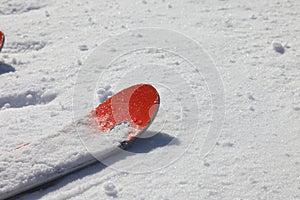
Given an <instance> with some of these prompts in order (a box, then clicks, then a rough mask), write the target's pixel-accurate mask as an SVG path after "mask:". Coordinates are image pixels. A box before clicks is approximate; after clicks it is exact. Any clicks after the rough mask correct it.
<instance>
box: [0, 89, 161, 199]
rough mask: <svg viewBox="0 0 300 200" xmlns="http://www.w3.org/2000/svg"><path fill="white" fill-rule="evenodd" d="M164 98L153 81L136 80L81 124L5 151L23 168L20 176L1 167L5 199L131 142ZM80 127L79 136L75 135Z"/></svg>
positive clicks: (2, 159) (14, 164)
mask: <svg viewBox="0 0 300 200" xmlns="http://www.w3.org/2000/svg"><path fill="white" fill-rule="evenodd" d="M159 104H160V99H159V94H158V92H157V90H156V89H155V88H154V87H153V86H152V85H149V84H138V85H133V86H131V87H128V88H126V89H124V90H121V91H120V92H118V93H117V94H115V95H113V96H111V97H110V98H108V99H107V100H106V101H104V102H103V103H101V104H100V105H99V106H98V107H96V108H95V109H94V110H92V111H91V112H90V113H88V114H87V116H85V117H83V118H82V119H80V120H78V121H77V122H76V123H75V125H76V127H77V128H75V127H74V124H73V125H69V126H66V127H65V128H64V129H62V130H61V131H59V132H58V133H57V134H54V135H52V136H48V137H45V138H41V139H40V140H39V141H32V142H31V143H30V145H29V143H28V144H26V145H22V146H21V147H22V148H21V147H19V148H16V149H15V150H14V151H11V152H8V153H7V154H4V155H2V156H1V157H0V162H2V163H4V162H5V161H8V164H7V166H8V165H10V167H12V168H16V169H19V170H16V172H17V174H15V177H20V178H19V180H18V181H16V180H14V181H11V180H9V176H6V174H5V172H6V173H7V174H11V173H10V170H11V169H10V168H8V167H7V168H5V166H3V167H2V169H3V170H2V171H0V176H1V177H4V178H3V180H1V181H2V183H1V184H2V185H1V187H0V199H1V200H2V199H6V198H12V197H16V196H18V195H20V194H23V193H26V192H28V191H32V190H34V188H39V187H41V186H42V185H45V184H47V183H49V182H53V181H55V180H57V179H59V178H61V177H63V176H66V175H68V174H70V173H72V172H75V171H77V170H80V169H82V168H84V167H87V166H89V165H92V164H94V163H96V162H98V161H99V160H101V159H105V158H108V157H110V156H112V155H113V154H116V153H118V152H119V151H121V150H122V149H125V148H127V147H128V144H130V143H131V142H132V141H133V140H134V139H135V138H136V137H138V136H139V135H140V134H142V133H143V132H144V131H145V130H146V129H147V128H148V127H149V126H150V125H151V123H152V121H153V120H154V118H155V116H156V114H157V112H158V109H159ZM78 131H79V133H80V137H81V138H80V139H78V138H76V137H74V136H76V135H77V132H78ZM82 142H83V143H84V144H85V147H83V145H82ZM62 147H63V148H62ZM86 149H88V151H87V150H86ZM49 150H50V151H49ZM4 164H5V163H4Z"/></svg>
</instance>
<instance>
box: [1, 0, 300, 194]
mask: <svg viewBox="0 0 300 200" xmlns="http://www.w3.org/2000/svg"><path fill="white" fill-rule="evenodd" d="M299 10H300V3H299V1H298V0H276V1H274V0H266V1H261V0H254V1H243V0H233V1H227V0H211V1H196V0H190V1H181V0H156V1H150V0H137V1H130V0H122V1H111V0H103V1H79V0H75V1H70V0H61V1H57V0H49V1H46V0H27V1H20V0H2V1H1V3H0V28H1V31H3V32H4V33H5V36H6V41H5V44H4V47H3V49H2V51H1V53H0V85H1V87H0V108H1V110H0V141H1V145H0V199H3V198H5V195H7V194H8V193H9V192H10V191H15V190H17V189H20V188H24V187H25V185H27V184H29V183H34V182H36V181H38V180H44V179H46V178H47V177H48V176H50V175H51V174H53V173H55V172H58V171H59V172H60V171H62V170H64V169H66V168H69V167H72V166H75V165H77V164H78V163H83V162H86V161H88V160H90V159H93V156H92V154H91V153H95V155H97V154H98V153H99V149H98V148H99V146H97V145H94V144H95V142H97V138H93V137H88V134H85V133H78V132H77V131H76V130H75V123H74V122H73V116H74V112H73V111H74V110H75V109H76V108H74V107H73V96H74V92H76V90H75V89H74V88H75V86H76V84H78V79H77V77H78V74H79V72H80V70H81V69H82V68H84V67H87V66H86V65H85V63H86V61H87V60H88V58H89V57H90V55H91V54H92V53H93V52H94V51H95V50H96V49H97V48H98V47H99V46H101V44H102V43H103V42H104V41H107V40H109V39H111V38H112V37H114V36H115V35H117V34H121V33H123V32H125V31H128V30H134V29H136V28H140V27H160V28H165V29H170V30H175V31H178V32H181V33H183V34H185V35H187V36H188V37H190V38H192V39H194V40H196V41H198V42H199V43H200V44H201V47H202V48H203V50H204V51H205V52H206V53H207V54H208V55H209V57H210V58H211V59H212V60H213V62H214V64H215V66H216V67H217V69H218V71H219V73H220V77H221V79H222V81H223V87H224V92H225V97H226V101H225V106H226V115H225V122H224V124H223V128H222V132H221V135H220V137H219V138H217V142H216V143H215V145H214V148H213V149H212V150H211V151H210V152H209V154H208V155H207V156H206V157H205V158H203V157H202V156H201V149H202V146H203V144H204V141H205V138H206V134H207V132H208V130H209V127H210V125H211V124H212V119H213V118H212V116H213V113H212V110H213V108H214V106H218V105H212V103H211V102H212V101H211V99H212V98H213V94H211V93H210V90H209V89H208V87H207V82H208V81H211V80H209V77H205V76H204V74H205V71H201V70H200V71H197V70H195V68H193V67H192V66H191V65H190V63H189V61H188V60H186V59H184V58H182V57H181V56H180V55H177V54H176V52H174V51H173V52H172V51H165V50H164V49H152V48H145V49H143V50H137V49H136V50H135V51H132V52H129V53H128V54H126V55H123V56H121V57H119V58H116V60H114V61H113V62H112V63H111V65H110V66H108V67H107V68H106V69H105V72H104V73H102V74H100V70H99V71H98V72H97V71H95V72H94V73H99V80H98V82H97V85H95V86H94V85H93V86H91V88H89V89H90V90H93V91H95V92H94V99H93V105H94V107H95V106H96V105H98V104H99V102H102V101H104V100H105V99H106V98H107V97H109V96H111V95H112V94H114V93H116V92H118V91H120V90H121V89H123V88H126V87H127V86H130V85H133V84H136V83H150V84H153V85H154V86H155V87H156V88H157V89H158V91H159V93H160V97H161V107H160V110H159V113H158V115H157V118H156V120H155V121H154V122H153V124H152V125H151V127H150V129H149V130H148V131H147V132H145V133H144V134H143V135H142V136H141V138H139V139H137V141H135V142H134V143H133V144H132V146H131V148H130V149H128V151H121V152H120V153H118V154H115V155H114V156H112V157H111V158H108V159H106V160H102V163H96V164H94V165H92V166H89V167H87V168H85V169H83V170H80V171H77V172H75V173H74V174H72V175H68V176H66V177H64V178H62V179H61V180H60V181H58V182H55V183H53V184H51V185H48V186H47V187H45V188H43V189H40V190H37V191H35V192H30V193H27V194H22V195H21V196H19V197H18V199H22V200H32V199H43V200H50V199H53V200H57V199H61V200H63V199H72V200H73V199H75V200H76V199H78V200H82V199H88V200H89V199H125V200H126V199H164V200H167V199H175V200H176V199H224V200H232V199H278V200H279V199H300V182H299V179H300V148H299V144H300V137H299V132H300V124H299V120H300V89H299V85H300V79H299V77H300V70H299V65H300V62H299V61H300V60H299V58H300V51H299V49H300V34H299V32H300V25H299V17H300V13H299ZM133 37H135V41H134V42H132V45H134V44H135V43H139V41H141V40H143V39H144V38H145V37H144V35H143V34H142V33H140V32H138V31H137V32H136V34H135V35H133ZM170 37H171V35H170ZM157 39H159V37H158V38H157ZM164 42H165V41H164ZM178 42H179V43H180V41H178ZM150 47H151V46H150ZM188 47H189V46H188V45H187V48H186V51H187V52H192V51H193V49H189V48H188ZM117 51H118V49H117V48H115V49H113V48H112V49H111V52H117ZM190 55H191V56H193V54H192V53H191V54H190ZM96 61H97V62H96V63H95V64H101V61H100V60H96ZM196 67H197V66H196ZM102 72H103V71H102ZM97 75H98V74H97ZM86 81H89V80H86ZM107 86H109V87H107ZM80 95H81V94H80ZM82 98H85V96H84V93H82ZM183 102H184V104H182V103H183ZM197 110H198V112H196V111H197ZM83 132H85V130H83ZM84 135H85V136H86V138H84V137H83V136H84ZM90 135H93V134H90ZM79 136H80V137H79ZM91 138H93V139H95V140H93V139H91ZM93 142H94V143H93ZM28 143H29V145H26V144H28ZM16 148H18V149H17V150H16ZM89 148H90V149H89ZM91 148H92V149H91Z"/></svg>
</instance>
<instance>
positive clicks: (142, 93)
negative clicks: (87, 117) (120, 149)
mask: <svg viewBox="0 0 300 200" xmlns="http://www.w3.org/2000/svg"><path fill="white" fill-rule="evenodd" d="M159 104H160V98H159V94H158V92H157V90H156V89H155V88H154V87H153V86H152V85H150V84H137V85H133V86H130V87H128V88H126V89H124V90H121V91H120V92H118V93H117V94H115V95H113V96H112V97H110V98H108V99H107V100H106V101H105V102H103V103H102V104H100V105H99V106H98V107H97V108H96V109H95V110H93V111H92V112H91V115H92V116H95V115H96V118H97V121H98V125H99V128H100V130H101V131H103V132H106V131H108V130H110V129H112V128H113V127H114V126H116V125H118V124H120V123H123V122H127V123H129V124H130V127H132V128H134V129H137V130H139V133H140V132H141V131H143V130H145V129H146V128H147V127H148V126H149V125H150V124H151V122H152V121H153V119H154V118H155V116H156V113H157V111H158V108H159ZM139 133H137V134H133V135H130V137H129V141H131V140H132V139H133V138H134V137H136V136H137V135H138V134H139ZM129 134H130V133H129Z"/></svg>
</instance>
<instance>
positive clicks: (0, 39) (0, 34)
mask: <svg viewBox="0 0 300 200" xmlns="http://www.w3.org/2000/svg"><path fill="white" fill-rule="evenodd" d="M4 39H5V37H4V34H3V32H1V31H0V51H1V50H2V47H3V45H4Z"/></svg>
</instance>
